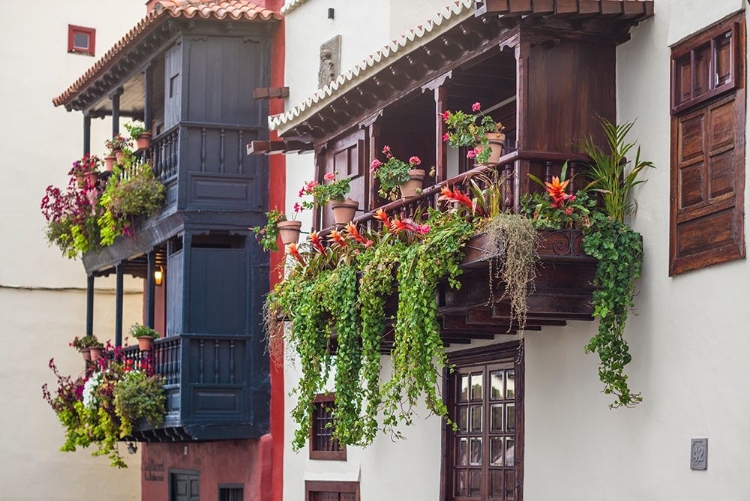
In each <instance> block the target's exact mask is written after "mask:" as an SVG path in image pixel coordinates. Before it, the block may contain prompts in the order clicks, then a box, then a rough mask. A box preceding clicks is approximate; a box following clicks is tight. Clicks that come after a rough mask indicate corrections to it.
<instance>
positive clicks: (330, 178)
mask: <svg viewBox="0 0 750 501" xmlns="http://www.w3.org/2000/svg"><path fill="white" fill-rule="evenodd" d="M323 179H325V180H326V181H333V180H334V179H336V173H335V172H329V173H328V174H326V175H325V176H323Z"/></svg>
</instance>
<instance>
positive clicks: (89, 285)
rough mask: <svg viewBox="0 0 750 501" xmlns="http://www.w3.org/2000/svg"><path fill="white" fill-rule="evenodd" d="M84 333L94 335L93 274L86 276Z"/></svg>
mask: <svg viewBox="0 0 750 501" xmlns="http://www.w3.org/2000/svg"><path fill="white" fill-rule="evenodd" d="M86 335H87V336H93V335H94V275H89V276H88V277H87V278H86Z"/></svg>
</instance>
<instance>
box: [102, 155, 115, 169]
mask: <svg viewBox="0 0 750 501" xmlns="http://www.w3.org/2000/svg"><path fill="white" fill-rule="evenodd" d="M115 160H116V158H115V156H114V155H107V156H106V157H104V167H105V168H106V169H107V172H112V170H113V169H114V168H115Z"/></svg>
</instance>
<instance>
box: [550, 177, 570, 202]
mask: <svg viewBox="0 0 750 501" xmlns="http://www.w3.org/2000/svg"><path fill="white" fill-rule="evenodd" d="M569 183H570V179H568V180H567V181H563V182H562V183H561V182H560V178H559V177H557V176H553V177H552V182H551V183H544V184H545V185H547V194H549V196H550V198H552V207H554V208H556V209H559V208H561V207H562V204H563V203H564V202H565V201H566V200H568V199H569V198H570V197H571V195H568V194H567V193H565V188H566V187H567V186H568V184H569Z"/></svg>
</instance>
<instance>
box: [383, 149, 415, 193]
mask: <svg viewBox="0 0 750 501" xmlns="http://www.w3.org/2000/svg"><path fill="white" fill-rule="evenodd" d="M383 154H384V155H385V157H386V161H385V163H383V162H381V161H380V160H378V159H377V158H376V159H375V160H373V161H372V163H371V164H370V170H371V171H372V173H373V177H374V178H375V179H377V180H378V181H379V182H380V186H379V188H378V195H380V196H381V197H382V198H384V199H386V200H396V199H398V195H399V186H401V185H402V184H404V183H406V182H407V181H409V179H411V176H410V175H409V171H410V170H413V169H417V168H419V166H420V165H421V164H422V161H421V160H420V159H419V157H416V156H412V157H411V158H409V162H408V163H407V162H404V161H403V160H399V159H398V158H396V157H395V156H393V154H392V153H391V148H390V147H389V146H385V147H384V148H383Z"/></svg>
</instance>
